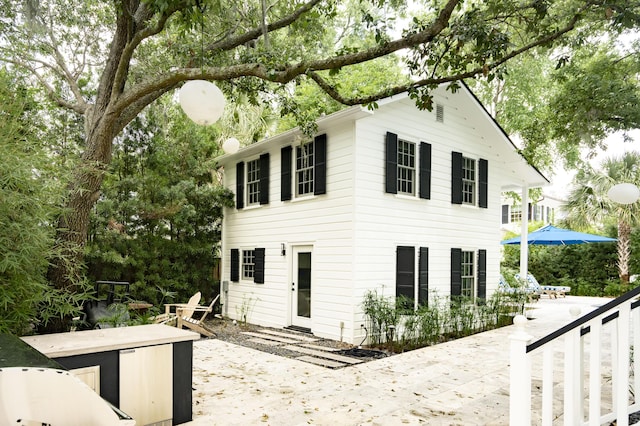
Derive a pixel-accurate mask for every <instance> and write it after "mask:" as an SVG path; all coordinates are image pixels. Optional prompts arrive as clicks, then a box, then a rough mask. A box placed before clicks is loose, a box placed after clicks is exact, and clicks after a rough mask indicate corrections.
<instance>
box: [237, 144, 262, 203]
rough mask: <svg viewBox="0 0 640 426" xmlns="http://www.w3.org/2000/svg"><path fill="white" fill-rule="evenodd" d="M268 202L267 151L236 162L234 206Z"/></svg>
mask: <svg viewBox="0 0 640 426" xmlns="http://www.w3.org/2000/svg"><path fill="white" fill-rule="evenodd" d="M260 204H269V153H265V154H262V155H261V156H260V157H259V158H256V159H254V160H249V161H247V162H246V163H245V162H244V161H239V162H238V163H236V208H237V209H238V210H240V209H243V208H244V207H245V205H247V206H255V205H260Z"/></svg>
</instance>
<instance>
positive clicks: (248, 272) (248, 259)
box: [242, 250, 256, 280]
mask: <svg viewBox="0 0 640 426" xmlns="http://www.w3.org/2000/svg"><path fill="white" fill-rule="evenodd" d="M255 266H256V252H255V250H242V279H245V280H252V279H253V276H254V273H255Z"/></svg>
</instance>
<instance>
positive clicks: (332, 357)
mask: <svg viewBox="0 0 640 426" xmlns="http://www.w3.org/2000/svg"><path fill="white" fill-rule="evenodd" d="M285 349H289V350H290V351H294V352H300V353H303V354H306V355H312V356H314V357H320V358H326V359H330V360H333V361H338V362H342V363H345V364H360V363H361V362H362V360H359V359H354V358H349V357H346V356H342V355H336V354H334V353H331V352H328V351H318V350H315V349H309V348H305V347H302V346H292V345H289V346H285Z"/></svg>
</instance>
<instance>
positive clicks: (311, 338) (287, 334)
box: [258, 329, 318, 342]
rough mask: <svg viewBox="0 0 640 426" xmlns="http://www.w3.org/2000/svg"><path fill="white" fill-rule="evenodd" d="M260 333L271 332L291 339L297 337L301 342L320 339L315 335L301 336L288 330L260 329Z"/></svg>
mask: <svg viewBox="0 0 640 426" xmlns="http://www.w3.org/2000/svg"><path fill="white" fill-rule="evenodd" d="M258 331H259V332H260V333H265V334H270V335H273V336H279V337H285V338H289V339H296V340H299V341H301V342H317V341H318V339H314V338H313V337H307V336H301V335H299V334H292V333H287V332H281V331H275V330H266V329H263V330H258Z"/></svg>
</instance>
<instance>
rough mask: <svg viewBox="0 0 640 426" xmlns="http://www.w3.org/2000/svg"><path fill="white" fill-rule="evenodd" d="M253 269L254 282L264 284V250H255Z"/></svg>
mask: <svg viewBox="0 0 640 426" xmlns="http://www.w3.org/2000/svg"><path fill="white" fill-rule="evenodd" d="M254 262H255V263H254V267H253V282H254V283H256V284H264V249H263V248H257V249H255V257H254Z"/></svg>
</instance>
